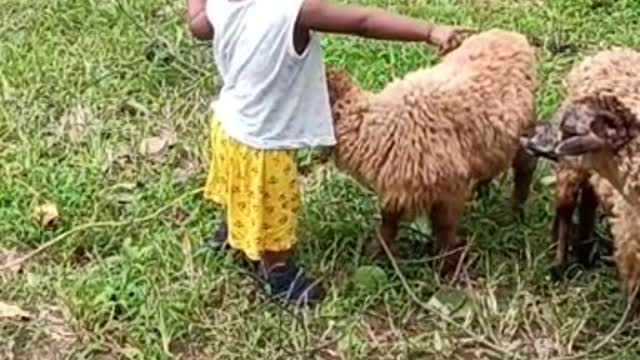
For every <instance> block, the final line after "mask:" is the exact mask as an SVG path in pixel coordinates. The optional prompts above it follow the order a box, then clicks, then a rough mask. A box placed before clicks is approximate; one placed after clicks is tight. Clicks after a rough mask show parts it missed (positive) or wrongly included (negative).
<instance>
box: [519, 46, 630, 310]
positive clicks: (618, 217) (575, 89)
mask: <svg viewBox="0 0 640 360" xmlns="http://www.w3.org/2000/svg"><path fill="white" fill-rule="evenodd" d="M566 87H567V97H566V99H565V101H564V102H563V104H562V105H561V106H560V108H559V110H558V111H557V112H556V114H555V115H554V119H553V121H552V122H551V123H550V124H548V125H542V126H540V127H539V128H538V129H537V130H536V131H533V132H532V133H531V134H529V137H528V139H527V140H524V139H523V144H524V145H525V147H527V148H531V149H532V150H533V151H536V152H539V153H544V152H546V151H548V150H550V149H551V150H550V151H549V154H551V156H550V157H551V158H552V159H554V160H558V161H559V163H558V164H557V166H558V169H557V171H556V174H557V176H558V178H559V179H562V181H560V182H558V184H557V187H556V193H557V198H556V209H558V210H559V209H560V208H561V207H562V206H565V207H566V206H568V207H571V206H573V207H575V197H574V194H575V193H576V192H577V191H579V190H580V189H582V190H583V191H584V189H586V188H589V187H590V188H591V189H592V190H593V192H594V194H595V197H596V198H597V202H599V203H600V204H601V205H603V206H604V207H605V210H606V212H607V213H608V214H609V216H610V223H611V231H612V234H613V238H614V246H615V250H614V251H615V252H614V260H615V263H616V267H617V270H618V274H619V276H620V278H621V280H622V282H623V287H624V289H625V292H626V293H627V295H629V294H631V291H632V290H633V287H634V286H635V285H636V284H637V283H638V280H639V279H640V222H638V219H639V216H640V136H638V135H639V134H640V53H638V52H636V51H633V50H630V49H623V48H616V49H612V50H606V51H601V52H598V53H596V54H595V55H593V56H590V57H588V58H586V59H584V60H583V61H582V62H580V63H579V64H577V65H576V66H574V67H573V69H572V70H571V71H570V73H569V74H568V76H567V81H566ZM527 143H528V144H527ZM541 149H545V150H544V151H541ZM594 174H597V175H594ZM586 178H589V182H588V184H587V183H585V182H584V180H585V179H586ZM605 179H606V180H605ZM581 207H582V206H581ZM557 216H558V217H563V219H562V220H561V222H563V223H565V226H568V225H566V224H568V223H569V222H570V221H571V214H570V213H568V214H564V215H560V214H559V212H557ZM592 222H593V218H592V215H591V216H587V217H585V218H584V219H581V221H580V224H579V227H580V228H581V230H582V232H583V237H584V236H589V234H590V232H591V231H592V225H591V223H592ZM584 223H586V224H587V225H585V224H584ZM557 241H558V242H559V243H560V242H562V241H566V239H563V238H557ZM557 255H558V254H557ZM557 260H558V259H557ZM628 300H629V301H633V302H634V303H635V304H634V307H635V308H636V314H635V315H638V314H640V313H639V312H638V311H637V310H639V309H640V308H639V307H638V302H637V299H631V298H628Z"/></svg>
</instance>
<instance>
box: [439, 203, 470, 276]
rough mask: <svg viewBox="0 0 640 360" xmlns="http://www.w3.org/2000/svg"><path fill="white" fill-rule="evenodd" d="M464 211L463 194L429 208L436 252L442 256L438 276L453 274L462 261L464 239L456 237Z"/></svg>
mask: <svg viewBox="0 0 640 360" xmlns="http://www.w3.org/2000/svg"><path fill="white" fill-rule="evenodd" d="M463 212H464V196H458V197H457V198H454V199H449V200H448V201H446V202H444V201H443V202H438V203H436V204H435V205H434V206H433V208H432V209H431V214H430V217H431V225H432V227H433V232H434V235H435V238H436V244H437V248H438V254H439V255H440V256H441V257H442V262H441V265H440V276H441V277H445V278H446V277H449V276H451V275H453V274H454V273H455V271H456V269H457V267H458V264H459V263H460V262H461V261H463V259H462V255H463V252H464V245H465V241H464V240H462V239H460V238H459V237H458V229H459V225H460V220H461V218H462V214H463Z"/></svg>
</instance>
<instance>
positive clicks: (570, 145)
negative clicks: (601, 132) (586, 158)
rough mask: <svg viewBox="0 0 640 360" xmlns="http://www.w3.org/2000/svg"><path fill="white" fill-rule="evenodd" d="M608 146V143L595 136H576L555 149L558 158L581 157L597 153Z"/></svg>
mask: <svg viewBox="0 0 640 360" xmlns="http://www.w3.org/2000/svg"><path fill="white" fill-rule="evenodd" d="M606 146H607V143H606V141H604V140H603V139H602V138H600V137H599V136H597V135H595V134H588V135H584V136H574V137H571V138H569V139H567V140H563V141H562V142H560V144H559V145H558V146H556V148H555V149H554V152H555V154H556V155H558V156H579V155H583V154H585V153H589V152H597V151H600V150H602V149H604V148H605V147H606Z"/></svg>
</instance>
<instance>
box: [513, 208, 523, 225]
mask: <svg viewBox="0 0 640 360" xmlns="http://www.w3.org/2000/svg"><path fill="white" fill-rule="evenodd" d="M511 215H512V216H513V219H514V220H515V221H517V222H519V223H523V222H524V220H525V216H524V206H522V205H520V204H511Z"/></svg>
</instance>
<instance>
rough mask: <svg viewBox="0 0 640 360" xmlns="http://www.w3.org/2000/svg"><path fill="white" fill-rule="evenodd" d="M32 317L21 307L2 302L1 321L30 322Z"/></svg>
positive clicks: (0, 302) (0, 305) (0, 303)
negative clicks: (17, 320) (16, 320)
mask: <svg viewBox="0 0 640 360" xmlns="http://www.w3.org/2000/svg"><path fill="white" fill-rule="evenodd" d="M31 318H32V316H31V314H30V313H28V312H26V311H24V310H22V309H21V308H20V307H18V306H16V305H12V304H7V303H4V302H2V301H0V319H19V320H28V319H31Z"/></svg>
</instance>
